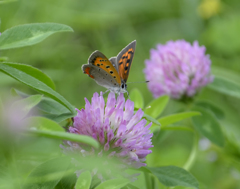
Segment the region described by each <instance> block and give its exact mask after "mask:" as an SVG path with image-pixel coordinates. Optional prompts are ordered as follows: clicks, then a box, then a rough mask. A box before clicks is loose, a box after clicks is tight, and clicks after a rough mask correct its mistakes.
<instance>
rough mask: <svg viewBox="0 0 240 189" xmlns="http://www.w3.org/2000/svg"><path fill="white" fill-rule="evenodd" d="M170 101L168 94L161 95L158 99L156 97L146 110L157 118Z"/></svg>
mask: <svg viewBox="0 0 240 189" xmlns="http://www.w3.org/2000/svg"><path fill="white" fill-rule="evenodd" d="M168 101H169V97H168V96H161V97H159V98H157V99H154V100H153V101H152V102H150V103H149V104H148V105H147V108H145V110H144V112H145V113H146V114H148V115H150V116H151V117H153V118H157V117H158V116H159V115H160V114H161V113H162V111H163V110H164V108H165V107H166V105H167V103H168Z"/></svg>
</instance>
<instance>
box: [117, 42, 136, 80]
mask: <svg viewBox="0 0 240 189" xmlns="http://www.w3.org/2000/svg"><path fill="white" fill-rule="evenodd" d="M135 49H136V40H134V41H133V42H131V43H129V44H128V45H127V46H126V47H125V48H124V49H123V50H122V51H121V52H120V53H119V54H118V55H117V65H118V73H119V76H120V78H121V79H123V80H124V81H125V83H126V82H127V79H128V75H129V71H130V68H131V64H132V60H133V56H134V53H135Z"/></svg>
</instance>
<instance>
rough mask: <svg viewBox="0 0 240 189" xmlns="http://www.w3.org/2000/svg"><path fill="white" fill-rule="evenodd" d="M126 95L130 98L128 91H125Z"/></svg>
mask: <svg viewBox="0 0 240 189" xmlns="http://www.w3.org/2000/svg"><path fill="white" fill-rule="evenodd" d="M127 97H128V99H130V96H129V93H128V91H127Z"/></svg>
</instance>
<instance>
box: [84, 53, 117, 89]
mask: <svg viewBox="0 0 240 189" xmlns="http://www.w3.org/2000/svg"><path fill="white" fill-rule="evenodd" d="M88 64H89V65H93V66H97V67H98V68H100V69H102V70H104V71H105V72H107V73H108V74H109V75H110V76H112V78H113V80H116V82H117V83H118V84H119V85H120V84H121V79H120V76H119V74H118V71H117V69H116V68H115V67H114V66H115V65H113V64H112V63H111V62H110V61H109V60H108V58H107V57H106V56H105V55H104V54H102V53H101V52H100V51H94V52H93V53H92V54H91V55H90V57H89V59H88Z"/></svg>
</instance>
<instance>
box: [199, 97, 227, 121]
mask: <svg viewBox="0 0 240 189" xmlns="http://www.w3.org/2000/svg"><path fill="white" fill-rule="evenodd" d="M195 105H196V106H200V107H202V108H204V109H206V110H208V111H210V112H212V113H213V114H214V115H215V116H216V118H218V119H223V118H224V112H223V111H222V110H221V109H220V108H218V107H217V106H215V105H213V104H212V103H210V102H207V101H198V102H197V103H195Z"/></svg>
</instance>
